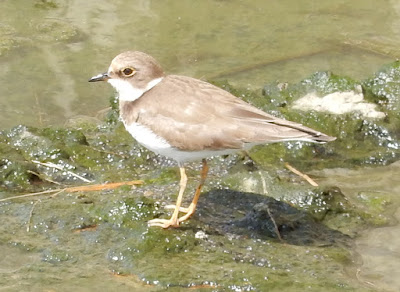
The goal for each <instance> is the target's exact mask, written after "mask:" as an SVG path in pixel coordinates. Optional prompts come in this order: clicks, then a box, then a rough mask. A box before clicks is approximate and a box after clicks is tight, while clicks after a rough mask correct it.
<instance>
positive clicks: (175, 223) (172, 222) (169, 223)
mask: <svg viewBox="0 0 400 292" xmlns="http://www.w3.org/2000/svg"><path fill="white" fill-rule="evenodd" d="M147 225H148V226H150V227H152V226H158V227H162V228H169V227H179V220H178V218H176V219H173V218H171V219H153V220H150V221H148V222H147Z"/></svg>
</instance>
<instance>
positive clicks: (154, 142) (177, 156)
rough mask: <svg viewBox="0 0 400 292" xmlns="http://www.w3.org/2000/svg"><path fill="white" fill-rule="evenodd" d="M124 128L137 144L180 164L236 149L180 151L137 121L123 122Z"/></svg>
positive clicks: (232, 151)
mask: <svg viewBox="0 0 400 292" xmlns="http://www.w3.org/2000/svg"><path fill="white" fill-rule="evenodd" d="M125 128H126V130H127V131H128V132H129V133H130V134H131V135H132V137H133V138H135V140H136V141H137V142H138V143H139V144H141V145H142V146H144V147H146V148H147V149H149V150H151V151H153V152H154V153H157V154H160V155H163V156H166V157H169V158H172V159H174V160H175V161H177V162H178V164H182V163H184V162H186V161H194V160H201V159H203V158H207V157H211V156H218V155H226V154H232V153H235V152H236V151H237V150H235V149H224V150H203V151H182V150H179V149H177V148H175V147H173V146H171V145H170V144H169V143H168V142H167V141H166V140H165V139H164V138H162V137H160V136H158V135H156V134H155V133H154V132H153V131H151V130H150V129H149V128H147V127H145V126H143V125H140V124H138V123H132V124H130V125H126V124H125Z"/></svg>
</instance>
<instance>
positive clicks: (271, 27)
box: [0, 0, 399, 128]
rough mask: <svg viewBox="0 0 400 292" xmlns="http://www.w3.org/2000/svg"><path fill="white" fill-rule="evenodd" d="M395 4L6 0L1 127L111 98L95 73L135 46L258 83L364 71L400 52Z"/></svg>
mask: <svg viewBox="0 0 400 292" xmlns="http://www.w3.org/2000/svg"><path fill="white" fill-rule="evenodd" d="M380 2H381V3H380ZM359 7H362V8H363V9H362V10H360V9H359ZM391 9H392V8H391V7H388V6H387V2H386V1H383V0H380V1H378V2H376V1H375V2H369V3H365V1H362V0H358V1H351V2H348V3H343V1H338V0H337V1H330V2H321V1H320V2H316V1H312V2H309V1H300V2H299V1H282V2H276V3H268V2H265V1H261V0H258V1H252V2H251V3H242V2H240V1H239V2H238V1H233V2H232V1H231V2H229V1H228V2H227V1H222V2H221V1H211V0H208V1H201V2H196V3H191V2H190V3H189V2H176V1H162V2H149V1H135V3H132V2H130V1H114V2H110V1H96V2H90V1H89V2H88V1H87V2H82V1H76V0H75V1H68V2H60V3H57V5H48V7H45V6H43V5H42V6H35V5H25V4H23V3H19V2H15V1H3V3H2V9H1V11H0V16H1V19H2V24H1V25H0V35H2V39H3V37H4V42H3V44H5V45H4V46H2V47H1V48H0V58H1V61H2V66H1V67H2V69H1V70H0V75H1V79H0V80H1V81H0V82H1V83H0V88H1V89H0V90H1V94H0V113H1V114H0V128H7V127H11V126H14V125H16V124H18V123H24V124H29V125H38V124H39V123H43V124H44V125H46V124H62V123H64V122H65V120H66V119H68V118H70V117H71V116H73V115H80V114H83V115H91V116H93V115H95V113H96V112H97V111H99V110H101V109H103V108H105V107H107V100H106V99H105V98H104V93H102V92H100V91H99V90H94V89H93V87H92V86H90V85H88V84H87V83H86V81H87V79H88V77H90V76H92V75H93V73H94V72H98V71H99V70H106V69H107V68H104V64H105V63H106V61H107V62H108V60H110V59H111V58H112V57H113V56H115V55H117V53H119V52H121V51H124V50H127V49H136V50H142V51H146V52H148V53H149V54H151V55H153V56H155V57H156V58H157V59H158V60H160V62H161V63H162V65H163V67H164V68H167V73H178V74H184V75H189V76H193V77H197V78H205V79H208V78H214V79H215V78H222V79H226V78H227V79H228V80H229V82H231V83H233V84H236V85H238V86H244V87H250V88H255V89H258V88H261V87H262V86H263V84H265V83H267V82H271V81H275V80H280V81H297V80H299V79H302V78H305V77H307V76H308V75H309V74H311V73H313V72H315V71H318V70H332V71H335V72H336V73H339V74H344V75H350V76H352V77H354V78H365V77H367V76H371V74H372V73H373V72H374V71H376V70H377V69H378V68H379V67H380V66H381V65H382V64H384V63H386V62H389V61H391V60H393V58H394V57H396V56H393V54H394V53H393V51H394V52H397V46H395V47H396V50H392V47H393V46H394V45H392V44H396V40H397V39H398V38H399V37H398V34H396V33H395V32H396V30H395V29H393V30H392V29H388V27H393V23H395V20H393V19H392V18H393V17H391V14H390V13H388V12H389V11H391ZM17 12H18V13H17ZM26 15H29V19H30V21H29V22H27V21H25V16H26ZM283 19H284V21H283ZM211 20H212V21H211ZM383 20H384V21H383ZM376 36H381V38H380V39H377V38H376ZM382 39H390V40H391V42H386V41H385V42H383V41H382ZM7 44H9V45H8V46H7ZM15 48H19V49H15ZM388 52H389V54H387V53H388ZM3 68H7V69H3ZM235 72H237V73H235ZM104 90H108V92H109V94H110V95H112V94H113V93H112V91H111V90H110V89H109V88H107V89H106V87H104ZM39 111H40V112H42V113H43V117H39V115H38V114H37V112H39Z"/></svg>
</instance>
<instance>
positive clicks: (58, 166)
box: [32, 160, 92, 183]
mask: <svg viewBox="0 0 400 292" xmlns="http://www.w3.org/2000/svg"><path fill="white" fill-rule="evenodd" d="M32 162H33V163H36V164H39V165H43V166H47V167H52V168H55V169H58V170H62V171H66V172H68V173H69V174H70V175H72V176H75V177H77V178H79V179H81V180H83V181H84V182H88V183H90V182H92V181H90V180H88V179H86V178H84V177H82V176H80V175H78V174H76V173H73V172H72V171H69V170H65V169H64V168H63V167H62V166H60V165H57V164H54V163H52V162H40V161H37V160H32Z"/></svg>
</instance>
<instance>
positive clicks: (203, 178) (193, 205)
mask: <svg viewBox="0 0 400 292" xmlns="http://www.w3.org/2000/svg"><path fill="white" fill-rule="evenodd" d="M202 162H203V168H202V170H201V176H200V183H199V185H198V186H197V189H196V192H195V194H194V197H193V201H192V203H191V204H190V205H189V208H185V209H187V212H186V214H185V215H184V216H182V217H179V219H178V220H179V222H182V221H185V220H187V219H189V217H190V216H192V215H193V213H194V211H195V210H196V206H197V201H198V200H199V197H200V193H201V188H202V187H203V185H204V183H205V181H206V178H207V173H208V165H207V160H205V159H203V161H202Z"/></svg>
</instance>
